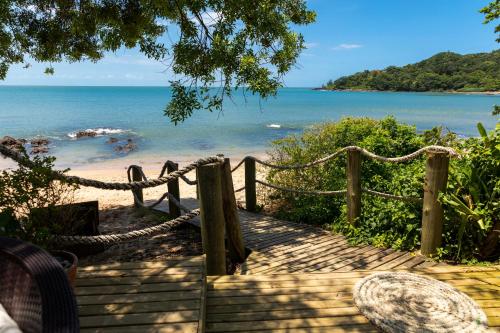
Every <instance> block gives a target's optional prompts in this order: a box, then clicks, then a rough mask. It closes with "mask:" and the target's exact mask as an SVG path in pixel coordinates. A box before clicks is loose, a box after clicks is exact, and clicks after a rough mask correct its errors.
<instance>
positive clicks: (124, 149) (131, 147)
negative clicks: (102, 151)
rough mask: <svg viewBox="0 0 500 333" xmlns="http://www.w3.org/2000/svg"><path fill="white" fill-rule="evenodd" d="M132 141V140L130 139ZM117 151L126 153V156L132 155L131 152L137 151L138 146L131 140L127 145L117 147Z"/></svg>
mask: <svg viewBox="0 0 500 333" xmlns="http://www.w3.org/2000/svg"><path fill="white" fill-rule="evenodd" d="M129 140H130V139H129ZM114 149H115V151H116V152H117V153H125V154H128V153H130V152H131V151H133V150H136V149H137V145H136V144H135V143H133V142H132V141H131V140H130V141H128V143H127V144H125V145H123V146H121V145H117V146H115V148H114Z"/></svg>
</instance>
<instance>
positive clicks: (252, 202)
mask: <svg viewBox="0 0 500 333" xmlns="http://www.w3.org/2000/svg"><path fill="white" fill-rule="evenodd" d="M245 201H246V208H247V210H248V211H249V212H255V211H256V210H257V191H256V183H255V160H254V159H251V158H247V159H246V160H245Z"/></svg>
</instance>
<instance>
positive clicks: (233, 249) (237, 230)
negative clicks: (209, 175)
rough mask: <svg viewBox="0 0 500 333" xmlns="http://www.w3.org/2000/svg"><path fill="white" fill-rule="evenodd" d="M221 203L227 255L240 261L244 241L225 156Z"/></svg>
mask: <svg viewBox="0 0 500 333" xmlns="http://www.w3.org/2000/svg"><path fill="white" fill-rule="evenodd" d="M222 203H223V209H224V218H225V220H226V237H227V240H228V250H229V255H230V257H231V259H232V260H234V261H235V262H239V263H242V262H243V261H245V243H244V241H243V234H242V232H241V227H240V217H239V215H238V208H237V206H236V197H235V196H234V185H233V176H232V174H231V162H230V161H229V158H225V159H224V164H222Z"/></svg>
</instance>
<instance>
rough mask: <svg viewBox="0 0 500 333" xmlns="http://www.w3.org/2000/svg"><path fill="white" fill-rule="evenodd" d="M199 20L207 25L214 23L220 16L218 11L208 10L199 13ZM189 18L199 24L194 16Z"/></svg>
mask: <svg viewBox="0 0 500 333" xmlns="http://www.w3.org/2000/svg"><path fill="white" fill-rule="evenodd" d="M200 16H201V20H202V21H203V24H205V25H206V26H207V27H209V26H211V25H214V24H215V23H217V21H218V20H219V18H220V13H217V12H214V11H210V12H205V13H202V14H201V15H200ZM190 20H191V21H192V22H194V23H195V24H199V21H198V19H197V18H196V17H194V16H193V17H191V18H190Z"/></svg>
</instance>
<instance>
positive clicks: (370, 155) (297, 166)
mask: <svg viewBox="0 0 500 333" xmlns="http://www.w3.org/2000/svg"><path fill="white" fill-rule="evenodd" d="M348 151H359V152H360V153H361V154H362V155H363V156H366V157H368V158H370V159H373V160H376V161H380V162H386V163H402V162H407V161H410V160H413V159H415V158H417V157H418V156H420V155H422V154H424V153H426V152H442V153H447V154H449V155H450V156H458V153H457V152H456V151H455V150H454V149H453V148H450V147H443V146H435V145H433V146H426V147H423V148H420V149H419V150H417V151H415V152H413V153H411V154H408V155H404V156H399V157H385V156H380V155H377V154H375V153H372V152H370V151H368V150H366V149H364V148H362V147H358V146H348V147H344V148H341V149H339V150H337V151H336V152H334V153H333V154H330V155H328V156H325V157H323V158H320V159H317V160H315V161H312V162H309V163H304V164H294V165H280V164H273V163H269V162H267V161H264V160H261V159H258V158H257V157H254V156H245V157H244V158H243V159H242V160H241V161H240V162H239V163H238V164H237V165H236V166H235V167H234V168H233V169H232V170H231V171H232V172H234V171H236V169H238V168H239V167H240V166H241V165H242V164H243V163H244V162H245V160H248V159H250V160H254V161H255V162H257V163H259V164H260V165H263V166H265V167H269V168H273V169H278V170H294V169H295V170H296V169H305V168H310V167H312V166H315V165H318V164H322V163H325V162H327V161H329V160H332V159H334V158H336V157H337V156H339V155H340V154H342V153H344V152H348Z"/></svg>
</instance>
